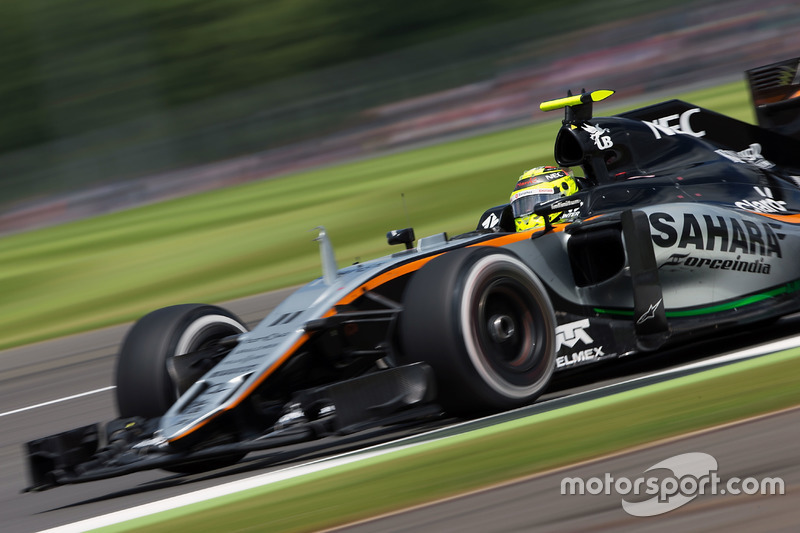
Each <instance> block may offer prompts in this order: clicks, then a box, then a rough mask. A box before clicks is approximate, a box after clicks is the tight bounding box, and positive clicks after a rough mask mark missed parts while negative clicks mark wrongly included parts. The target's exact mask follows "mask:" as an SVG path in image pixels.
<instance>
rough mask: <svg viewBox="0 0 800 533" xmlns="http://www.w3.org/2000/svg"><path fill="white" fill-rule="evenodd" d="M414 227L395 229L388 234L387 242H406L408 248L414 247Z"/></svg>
mask: <svg viewBox="0 0 800 533" xmlns="http://www.w3.org/2000/svg"><path fill="white" fill-rule="evenodd" d="M414 239H415V237H414V228H404V229H393V230H392V231H390V232H389V233H387V234H386V242H388V243H389V244H390V245H392V246H393V245H395V244H405V245H406V250H410V249H411V248H413V247H414Z"/></svg>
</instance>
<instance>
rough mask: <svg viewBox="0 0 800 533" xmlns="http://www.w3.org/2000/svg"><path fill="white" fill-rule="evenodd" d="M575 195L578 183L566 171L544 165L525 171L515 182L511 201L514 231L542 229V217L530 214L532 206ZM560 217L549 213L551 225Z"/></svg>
mask: <svg viewBox="0 0 800 533" xmlns="http://www.w3.org/2000/svg"><path fill="white" fill-rule="evenodd" d="M576 192H578V184H577V182H576V181H575V175H574V174H573V173H572V171H571V170H570V169H568V168H559V167H553V166H544V167H535V168H532V169H530V170H527V171H525V172H524V173H523V174H522V175H521V176H520V177H519V179H518V180H517V185H516V186H515V187H514V192H512V193H511V200H510V202H511V210H512V212H513V213H514V223H515V225H516V227H517V231H527V230H529V229H534V228H542V227H544V225H545V220H544V217H542V216H539V215H535V214H533V209H534V207H536V206H537V205H538V204H540V203H542V202H546V201H547V200H553V199H554V198H561V197H564V196H570V195H572V194H575V193H576ZM561 215H562V213H561V212H558V213H553V214H551V215H550V222H553V221H555V220H557V219H558V218H559V217H560V216H561Z"/></svg>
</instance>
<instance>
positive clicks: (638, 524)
mask: <svg viewBox="0 0 800 533" xmlns="http://www.w3.org/2000/svg"><path fill="white" fill-rule="evenodd" d="M288 292H289V291H278V292H275V293H268V294H264V295H259V296H255V297H251V298H245V299H242V300H237V301H235V302H231V303H229V304H227V306H228V307H229V308H230V309H232V310H233V311H234V312H236V313H237V314H239V315H240V316H241V317H242V318H243V319H244V320H245V321H246V322H248V323H255V322H257V321H258V320H260V319H261V318H263V317H264V316H265V315H266V314H267V312H268V311H269V310H270V309H272V308H273V307H274V306H275V305H276V304H277V303H278V302H279V301H281V300H282V299H283V298H284V297H285V296H286V294H288ZM128 327H129V326H118V327H113V328H107V329H104V330H99V331H95V332H91V333H87V334H83V335H76V336H73V337H67V338H63V339H57V340H53V341H47V342H43V343H39V344H35V345H31V346H26V347H22V348H18V349H13V350H7V351H5V352H0V429H1V430H0V488H1V489H2V490H1V491H0V524H2V526H0V527H2V531H4V532H17V531H38V530H41V529H46V528H51V527H55V526H60V525H64V524H68V523H73V522H76V521H79V520H83V519H87V518H91V517H94V516H98V515H102V514H106V513H110V512H113V511H118V510H121V509H127V508H130V507H134V506H137V505H142V504H145V503H149V502H153V501H157V500H161V499H164V498H168V497H171V496H177V495H180V494H183V493H185V492H189V491H194V490H198V489H201V488H206V487H210V486H214V485H217V484H220V483H224V482H229V481H234V480H236V479H241V478H246V477H250V476H252V475H254V474H256V473H261V472H264V471H267V470H270V469H274V468H276V466H274V465H267V461H266V460H265V459H264V457H265V455H264V454H259V453H253V454H250V456H248V458H247V459H246V460H245V461H244V462H243V463H241V464H239V465H236V466H234V467H230V468H228V469H224V470H220V471H216V472H211V473H207V474H201V475H193V476H180V475H175V474H170V473H167V472H163V471H159V470H155V471H148V472H141V473H137V474H131V475H128V476H123V477H120V478H115V479H109V480H102V481H96V482H91V483H85V484H79V485H72V486H65V487H59V488H56V489H53V490H49V491H46V492H42V493H27V494H24V493H21V490H22V489H23V488H24V487H25V486H26V485H27V483H28V479H27V472H26V467H25V463H24V456H23V444H24V443H25V442H27V441H29V440H33V439H36V438H39V437H43V436H47V435H52V434H54V433H58V432H60V431H64V430H68V429H73V428H76V427H79V426H83V425H87V424H91V423H95V422H99V421H106V420H111V419H113V418H115V416H116V412H115V400H114V391H113V389H112V388H111V386H112V385H113V372H114V364H115V357H116V351H117V347H118V345H119V342H120V341H121V339H122V337H123V336H124V334H125V331H126V330H127V328H128ZM798 333H800V318H798V317H792V318H788V319H783V320H781V321H779V322H778V323H776V324H774V325H773V326H771V327H770V328H769V329H766V330H763V331H761V332H759V335H758V339H757V340H758V341H766V340H771V339H777V338H783V337H786V336H789V335H792V334H794V335H797V334H798ZM755 340H756V339H754V338H753V336H752V335H751V334H742V335H739V336H729V337H728V338H727V339H726V341H725V342H719V341H717V342H712V343H698V344H697V345H695V346H694V347H693V348H692V349H690V350H687V349H683V350H676V351H672V352H667V353H665V354H662V355H658V356H650V357H647V358H640V359H630V360H623V361H619V362H616V363H614V364H610V365H602V366H597V365H596V366H594V367H593V369H592V372H591V374H589V373H588V372H583V373H581V374H578V375H575V376H573V377H571V378H570V379H569V380H564V379H560V380H558V381H557V383H556V384H555V387H554V390H553V391H552V392H551V393H549V394H548V395H546V396H545V397H543V400H548V399H556V398H561V399H560V400H559V401H558V402H554V403H560V402H563V401H570V398H569V397H570V396H571V395H572V394H573V393H575V392H580V391H584V390H588V389H593V388H595V387H596V386H597V385H598V384H611V383H619V382H621V381H626V380H629V379H630V378H632V377H637V376H644V375H648V374H651V373H653V372H656V371H659V370H663V369H666V368H670V367H674V366H677V365H680V364H683V363H687V362H690V361H696V360H699V359H703V358H707V357H710V356H711V355H713V354H715V353H722V352H725V351H729V350H733V349H735V348H737V347H738V346H741V345H746V344H748V343H753V342H754V341H755ZM87 392H90V394H83V393H87ZM82 394H83V395H82ZM70 397H71V398H70ZM64 398H69V399H67V400H64V401H59V402H56V403H50V402H53V400H58V399H64ZM576 398H577V397H576ZM575 401H576V402H577V401H579V400H577V399H576V400H575ZM537 405H538V406H541V403H538V404H537ZM798 419H800V415H798V414H797V413H788V414H785V415H777V416H774V417H771V418H766V419H764V420H762V421H758V422H753V423H749V424H744V425H742V426H737V427H736V428H731V429H730V430H721V431H717V432H711V433H708V434H705V435H702V436H699V437H696V438H698V439H705V440H701V441H697V443H696V444H695V442H694V441H692V440H687V441H685V442H684V441H680V442H678V443H673V444H669V445H665V446H666V447H665V448H660V447H656V448H652V449H648V450H643V451H640V452H635V453H631V454H624V455H620V456H618V457H616V458H614V459H610V460H609V461H610V462H609V463H607V464H606V463H592V464H591V465H587V466H584V467H580V468H577V469H576V470H575V472H576V473H570V474H566V473H557V474H554V475H550V476H543V477H541V478H535V479H532V480H528V481H525V482H520V483H516V484H513V485H509V486H507V487H501V488H497V489H493V490H490V491H486V492H483V493H480V494H476V495H473V496H467V497H465V498H459V499H456V500H453V501H451V502H449V503H446V504H443V505H442V506H433V507H426V508H423V509H419V510H415V511H412V512H410V513H408V514H403V515H400V518H398V517H388V518H386V519H385V520H386V521H387V522H383V521H381V522H370V523H366V524H363V525H359V526H353V529H352V530H353V531H358V532H361V531H412V530H414V531H444V530H448V531H476V532H477V531H481V532H486V531H531V530H534V529H536V528H537V527H538V528H540V529H541V530H550V531H557V530H558V531H564V530H573V531H575V530H597V531H607V530H618V529H625V528H628V529H636V530H642V529H643V528H644V529H652V530H654V531H658V530H662V529H664V530H666V529H668V528H665V527H664V526H663V525H662V520H663V519H664V517H663V516H662V517H656V518H658V519H656V518H648V519H642V518H638V519H635V520H634V521H631V520H633V517H630V516H628V515H626V514H625V513H624V512H623V511H622V510H621V508H620V501H619V496H616V497H605V496H603V497H601V496H591V495H586V496H561V495H560V493H559V491H558V488H559V486H558V481H559V480H560V479H561V478H562V477H563V476H564V475H586V476H587V477H591V476H593V475H597V474H595V473H592V472H605V471H609V472H612V473H615V474H618V475H627V476H629V477H631V478H633V477H636V476H637V475H641V473H642V472H644V470H645V469H646V468H648V467H649V466H651V465H653V464H655V463H656V462H658V461H660V460H663V459H665V458H667V457H669V456H671V455H675V454H677V453H683V451H703V452H706V453H711V454H713V455H715V456H716V457H717V459H718V460H719V462H720V473H721V475H722V474H725V475H728V474H729V475H730V476H742V477H745V476H760V475H761V476H776V475H778V476H782V477H784V479H785V480H786V485H787V495H784V496H780V497H778V496H772V497H754V496H748V497H747V498H750V499H749V500H747V503H745V504H742V503H741V502H740V501H739V500H735V499H731V498H722V497H719V496H715V497H713V499H708V498H706V497H700V498H698V501H695V502H691V503H690V504H688V505H686V506H685V507H683V508H681V509H679V510H677V511H673V512H672V513H674V514H672V513H670V514H669V515H666V516H668V517H669V519H670V520H675V522H670V523H671V524H672V525H673V529H685V530H699V529H709V530H713V529H720V528H722V527H725V525H732V526H731V527H732V528H733V529H735V530H743V529H748V530H754V529H756V530H761V529H764V528H763V527H761V526H762V525H764V524H769V525H773V526H775V528H777V529H786V530H794V531H797V530H800V528H798V527H796V526H798V525H800V512H798V511H797V509H798V508H799V505H798V504H800V501H798V500H799V499H800V498H799V497H798V485H800V483H798V479H799V478H800V474H799V473H798V472H799V470H798V469H799V468H800V467H798V466H796V465H798V464H800V461H798V459H800V446H798V445H797V444H796V443H797V442H798V437H800V430H798V428H800V425H798V423H797V422H798ZM729 431H732V432H735V433H734V434H732V436H731V435H729V433H728V432H729ZM694 438H695V437H693V439H694ZM681 443H683V444H681ZM687 443H688V444H687ZM673 446H677V448H673ZM673 450H679V451H675V452H674V453H673ZM681 450H682V451H681ZM723 477H724V476H723ZM703 498H705V499H703ZM720 498H722V499H720ZM534 511H535V512H534ZM470 516H471V518H470ZM734 516H741V520H739V519H735V520H734V519H732V518H731V517H734ZM748 516H756V517H759V518H758V519H759V520H767V519H769V520H770V521H768V522H745V521H744V519H745V518H746V517H748ZM398 520H399V522H398ZM715 520H716V522H715ZM720 520H722V521H720ZM725 520H727V521H725ZM412 524H414V527H411V525H412ZM747 524H749V527H747ZM740 526H741V527H740ZM790 526H795V527H790Z"/></svg>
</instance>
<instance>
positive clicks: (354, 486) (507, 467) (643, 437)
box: [103, 349, 800, 532]
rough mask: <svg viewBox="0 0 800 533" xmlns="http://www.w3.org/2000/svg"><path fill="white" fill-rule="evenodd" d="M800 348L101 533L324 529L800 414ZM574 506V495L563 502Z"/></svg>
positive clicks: (144, 519)
mask: <svg viewBox="0 0 800 533" xmlns="http://www.w3.org/2000/svg"><path fill="white" fill-rule="evenodd" d="M798 374H800V349H793V350H790V351H787V352H783V353H780V354H774V355H770V356H766V357H762V358H759V359H755V360H750V361H746V362H742V363H736V364H733V365H730V366H727V367H723V368H720V369H716V370H711V371H707V372H704V373H700V374H695V375H692V376H687V377H684V378H679V379H676V380H672V381H668V382H664V383H660V384H657V385H651V386H648V387H644V388H641V389H636V390H632V391H628V392H624V393H620V394H616V395H613V396H609V397H605V398H601V399H598V400H593V401H590V402H585V403H582V404H578V405H575V406H571V407H566V408H563V409H559V410H555V411H549V412H546V413H543V414H540V415H535V416H532V417H528V418H525V419H521V420H515V421H512V422H507V423H505V424H501V425H499V426H493V427H490V428H485V429H482V430H478V431H474V432H471V433H467V434H463V435H458V436H455V437H450V438H446V439H443V440H439V441H434V442H433V443H428V444H425V445H422V446H420V447H417V448H411V449H407V450H401V451H398V452H393V453H391V454H388V455H384V456H379V457H375V458H372V459H368V460H365V461H362V462H359V463H354V464H350V465H345V466H343V467H337V468H334V469H330V470H326V471H322V472H318V473H315V474H310V475H307V476H304V477H301V478H295V479H291V480H287V481H284V482H279V483H275V484H272V485H267V486H264V487H261V488H258V489H252V490H250V491H247V492H245V493H240V494H234V495H230V496H225V497H221V498H217V499H215V500H211V501H208V502H203V503H200V504H193V505H190V506H187V507H184V508H179V509H175V510H172V511H166V512H164V513H160V514H157V515H153V516H150V517H146V518H142V519H139V520H135V521H132V522H128V523H123V524H119V525H116V526H110V527H108V528H104V529H103V531H122V530H125V531H128V530H133V529H137V530H138V529H141V530H146V531H148V532H160V531H164V532H168V531H182V530H190V531H271V532H299V531H314V530H318V529H322V528H326V527H332V526H335V525H338V524H343V523H347V522H350V521H354V520H358V519H363V518H366V517H370V516H375V515H378V514H381V513H385V512H390V511H393V510H398V509H403V508H407V507H409V506H413V505H417V504H421V503H424V502H428V501H432V500H436V499H440V498H444V497H448V496H453V495H457V494H460V493H464V492H466V491H470V490H475V489H478V488H480V487H484V486H488V485H491V484H495V483H499V482H503V481H506V480H510V479H516V478H520V477H522V476H526V475H531V474H534V473H536V472H542V471H546V470H549V469H553V468H557V467H561V466H565V465H569V464H573V463H575V462H578V461H583V460H588V459H592V458H596V457H601V456H603V455H607V454H609V453H612V452H615V451H618V450H623V449H626V448H630V447H633V446H637V445H643V444H646V443H649V442H653V441H656V440H659V439H664V438H667V437H672V436H675V435H681V434H685V433H687V432H691V431H695V430H699V429H703V428H707V427H711V426H715V425H719V424H722V423H726V422H730V421H734V420H740V419H743V418H747V417H751V416H755V415H758V414H762V413H767V412H772V411H775V410H778V409H781V408H785V407H791V406H795V405H798V404H800V388H798V387H797V376H798ZM565 497H566V496H565Z"/></svg>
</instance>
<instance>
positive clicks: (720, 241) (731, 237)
mask: <svg viewBox="0 0 800 533" xmlns="http://www.w3.org/2000/svg"><path fill="white" fill-rule="evenodd" d="M649 218H650V225H651V226H652V228H653V229H655V230H656V232H657V233H654V234H653V235H652V236H651V237H652V240H653V244H654V245H656V246H658V247H660V248H673V247H677V248H683V249H686V250H687V252H689V251H690V250H691V248H694V250H706V251H716V252H722V253H724V254H731V255H730V256H729V257H723V258H707V257H702V258H701V257H695V256H693V255H691V254H690V253H686V254H680V253H674V254H672V255H671V256H670V258H669V259H668V260H667V261H666V262H665V263H664V264H663V265H661V266H662V267H663V266H678V265H683V266H687V267H695V268H702V267H705V268H710V269H720V270H734V271H739V272H750V273H757V274H769V272H770V264H769V263H766V262H765V259H769V258H770V257H772V256H775V257H778V258H781V257H782V253H781V246H780V240H781V239H783V238H784V237H785V235H784V234H782V233H778V232H776V231H775V230H774V229H773V228H780V225H779V224H771V223H762V224H757V223H756V222H754V221H752V220H747V219H743V218H738V217H724V216H719V215H717V216H714V217H712V216H710V215H703V216H702V217H700V218H698V217H696V216H695V215H693V214H692V213H684V214H683V220H681V221H676V220H675V218H674V217H673V216H672V215H670V214H669V213H660V212H656V213H652V214H650V217H649ZM734 256H735V257H734Z"/></svg>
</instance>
